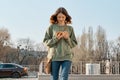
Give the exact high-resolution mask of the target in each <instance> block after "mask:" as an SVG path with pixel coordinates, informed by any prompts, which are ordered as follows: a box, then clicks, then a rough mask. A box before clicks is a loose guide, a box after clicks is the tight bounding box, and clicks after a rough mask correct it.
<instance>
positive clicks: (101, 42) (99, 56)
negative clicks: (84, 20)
mask: <svg viewBox="0 0 120 80" xmlns="http://www.w3.org/2000/svg"><path fill="white" fill-rule="evenodd" d="M95 41H96V45H95V48H96V51H95V54H96V56H95V57H96V60H103V59H107V53H108V41H107V40H106V33H105V30H104V29H103V28H102V27H101V26H98V30H97V32H96V40H95Z"/></svg>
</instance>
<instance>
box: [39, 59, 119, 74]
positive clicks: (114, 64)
mask: <svg viewBox="0 0 120 80" xmlns="http://www.w3.org/2000/svg"><path fill="white" fill-rule="evenodd" d="M45 63H46V62H41V64H40V65H39V74H41V75H43V74H45V71H44V67H45ZM88 63H90V64H99V65H100V74H120V62H118V61H110V62H107V61H92V62H90V61H80V62H73V63H72V66H71V69H70V74H86V64H88Z"/></svg>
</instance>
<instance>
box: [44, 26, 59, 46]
mask: <svg viewBox="0 0 120 80" xmlns="http://www.w3.org/2000/svg"><path fill="white" fill-rule="evenodd" d="M43 42H44V43H45V44H46V45H47V46H48V47H53V46H54V45H55V44H56V43H57V42H58V39H57V38H56V37H55V36H53V29H52V26H50V27H48V29H47V31H46V33H45V37H44V39H43Z"/></svg>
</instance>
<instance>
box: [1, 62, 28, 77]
mask: <svg viewBox="0 0 120 80" xmlns="http://www.w3.org/2000/svg"><path fill="white" fill-rule="evenodd" d="M22 76H28V68H27V67H23V66H21V65H19V64H16V63H0V77H12V78H20V77H22Z"/></svg>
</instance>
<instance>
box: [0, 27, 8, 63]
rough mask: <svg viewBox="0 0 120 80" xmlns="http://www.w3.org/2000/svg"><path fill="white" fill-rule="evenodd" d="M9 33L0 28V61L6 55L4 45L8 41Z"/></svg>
mask: <svg viewBox="0 0 120 80" xmlns="http://www.w3.org/2000/svg"><path fill="white" fill-rule="evenodd" d="M9 40H10V34H9V32H8V30H7V29H6V28H1V29H0V61H4V57H5V55H6V53H7V52H6V50H5V49H6V46H8V45H7V44H8V43H9Z"/></svg>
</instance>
